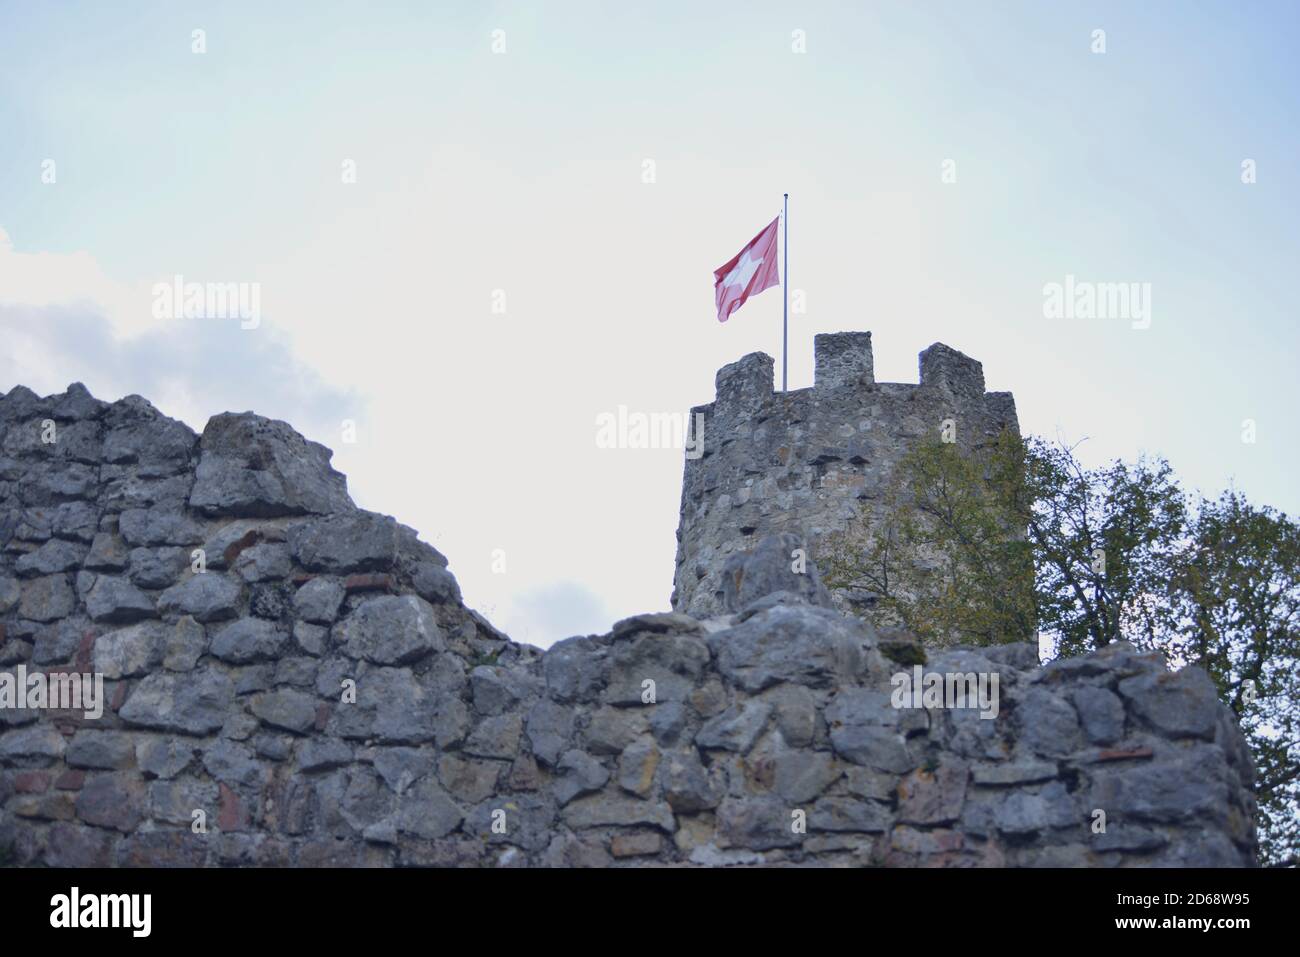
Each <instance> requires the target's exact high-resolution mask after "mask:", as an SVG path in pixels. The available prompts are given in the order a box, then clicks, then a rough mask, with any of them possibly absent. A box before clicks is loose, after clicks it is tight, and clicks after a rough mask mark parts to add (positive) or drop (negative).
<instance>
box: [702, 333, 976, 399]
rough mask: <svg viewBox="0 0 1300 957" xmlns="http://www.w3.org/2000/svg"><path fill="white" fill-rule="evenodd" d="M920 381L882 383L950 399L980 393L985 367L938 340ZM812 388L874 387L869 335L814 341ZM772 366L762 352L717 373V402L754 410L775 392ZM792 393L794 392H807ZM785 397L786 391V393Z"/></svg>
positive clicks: (925, 356) (924, 356) (925, 357)
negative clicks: (939, 393)
mask: <svg viewBox="0 0 1300 957" xmlns="http://www.w3.org/2000/svg"><path fill="white" fill-rule="evenodd" d="M918 360H919V361H918V366H919V368H920V379H919V382H918V383H908V382H890V383H881V384H882V385H888V386H891V387H892V388H893V389H894V390H897V389H898V388H899V387H904V388H905V387H908V386H911V387H912V388H924V389H937V390H941V391H943V392H946V393H948V394H950V395H954V396H957V395H960V396H968V397H975V396H982V395H984V367H983V365H981V364H980V363H979V362H978V361H977V360H975V359H972V358H971V357H970V356H968V355H966V354H965V353H962V352H958V351H957V350H956V349H954V348H952V347H951V346H947V345H944V344H943V343H942V342H936V343H934V345H932V346H930V347H929V348H927V349H925V350H924V351H923V352H921V353H920V355H919V356H918ZM813 361H814V369H813V389H814V390H815V391H816V392H817V393H818V394H821V395H824V394H826V393H829V392H840V391H847V392H852V391H856V390H860V389H870V388H872V387H874V386H875V385H876V384H877V383H876V373H875V361H874V357H873V354H872V349H871V333H870V332H830V333H823V334H821V335H817V336H814V337H813ZM775 368H776V363H775V361H774V360H773V358H772V357H771V356H769V355H768V354H767V353H766V352H751V353H749V354H748V355H745V356H741V357H740V358H739V359H737V360H736V361H735V362H732V363H729V364H727V365H725V366H723V367H722V368H721V369H719V370H718V374H717V377H716V379H715V393H716V399H715V401H716V402H718V403H720V404H724V405H727V406H751V407H752V406H755V405H757V404H762V403H763V402H764V401H765V400H767V399H769V398H770V397H771V396H773V395H775V394H776V387H775V385H774V372H775ZM806 391H807V390H805V389H796V390H794V392H795V393H802V392H806ZM787 394H789V393H787Z"/></svg>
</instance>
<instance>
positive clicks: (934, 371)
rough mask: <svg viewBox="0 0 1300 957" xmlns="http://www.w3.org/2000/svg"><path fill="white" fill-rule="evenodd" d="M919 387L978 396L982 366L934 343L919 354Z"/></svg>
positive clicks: (981, 384)
mask: <svg viewBox="0 0 1300 957" xmlns="http://www.w3.org/2000/svg"><path fill="white" fill-rule="evenodd" d="M920 366H921V388H923V389H927V388H928V389H943V390H945V391H947V392H951V393H953V394H954V395H963V396H982V395H983V394H984V366H983V365H981V364H980V363H979V362H977V361H976V360H974V359H972V358H971V357H970V356H968V355H966V354H964V353H961V352H958V351H957V350H956V349H954V348H952V347H951V346H945V345H944V344H943V343H942V342H936V343H935V344H934V345H932V346H930V347H929V348H928V349H926V350H924V351H923V352H922V353H921V362H920Z"/></svg>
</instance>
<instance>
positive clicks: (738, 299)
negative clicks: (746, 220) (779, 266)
mask: <svg viewBox="0 0 1300 957" xmlns="http://www.w3.org/2000/svg"><path fill="white" fill-rule="evenodd" d="M780 222H781V217H780V216H778V217H777V218H776V219H774V220H772V222H771V225H769V226H768V227H767V228H766V229H764V230H763V231H762V232H761V233H759V234H758V235H757V236H755V237H754V238H753V239H751V240H750V241H749V244H748V245H747V246H745V248H744V249H742V250H741V251H740V252H738V253H736V255H735V256H734V257H732V259H731V260H730V261H729V262H728V263H727V264H726V265H725V266H720V267H719V268H717V269H715V270H714V271H713V291H714V298H715V299H716V300H717V303H718V322H726V321H727V320H728V319H730V318H731V314H732V313H733V312H735V311H736V310H737V309H739V308H740V307H741V306H743V305H744V304H745V300H746V299H748V298H749V297H750V296H757V295H758V294H759V293H760V292H762V291H763V290H764V289H770V288H772V287H773V286H775V285H777V284H778V283H780V281H781V277H780V276H778V275H777V272H776V227H777V224H779V223H780Z"/></svg>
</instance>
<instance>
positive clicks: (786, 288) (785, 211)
mask: <svg viewBox="0 0 1300 957" xmlns="http://www.w3.org/2000/svg"><path fill="white" fill-rule="evenodd" d="M781 225H782V228H783V229H784V230H785V238H784V239H783V240H781V246H782V248H783V251H784V254H785V265H784V266H783V267H782V268H783V269H784V270H785V279H784V280H783V281H782V283H781V299H782V303H781V391H782V392H786V391H788V384H787V380H786V375H787V373H788V372H789V360H788V359H787V358H786V350H787V348H788V347H789V345H790V194H789V193H786V194H785V198H784V201H783V203H782V207H781Z"/></svg>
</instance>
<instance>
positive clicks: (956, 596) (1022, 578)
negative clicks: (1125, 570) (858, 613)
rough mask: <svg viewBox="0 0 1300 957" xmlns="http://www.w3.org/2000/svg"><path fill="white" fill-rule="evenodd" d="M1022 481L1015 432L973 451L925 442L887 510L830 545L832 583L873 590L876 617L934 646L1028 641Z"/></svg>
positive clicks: (886, 501) (1029, 577)
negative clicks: (958, 643)
mask: <svg viewBox="0 0 1300 957" xmlns="http://www.w3.org/2000/svg"><path fill="white" fill-rule="evenodd" d="M1024 477H1025V468H1024V447H1023V446H1022V445H1021V443H1020V440H1019V438H1018V437H1017V436H1015V435H1014V434H1013V433H1010V432H1007V433H1003V434H1002V435H1001V436H999V437H998V438H997V439H996V440H995V441H994V442H993V443H991V444H990V446H989V447H987V448H985V449H982V450H980V451H978V452H976V453H974V454H965V453H963V452H962V451H960V449H959V447H958V446H957V445H956V444H954V443H946V442H942V441H939V440H938V439H934V440H931V441H926V442H923V443H921V444H920V445H918V446H917V447H916V448H915V449H914V450H913V451H912V452H911V453H909V454H908V455H907V456H906V457H905V458H904V460H903V461H902V462H900V463H899V466H898V468H897V470H896V472H895V477H894V480H893V481H892V482H891V483H890V484H889V486H888V487H887V488H886V490H885V492H884V495H883V500H882V503H881V507H880V509H879V510H878V511H876V512H873V513H871V514H869V515H864V516H863V517H862V520H861V521H858V522H855V523H853V524H852V525H851V526H850V527H849V528H848V529H846V530H845V531H843V532H840V533H834V534H831V535H829V536H827V537H826V539H825V540H824V541H823V543H822V546H821V547H820V548H819V549H818V564H819V566H821V567H823V569H824V575H825V578H826V581H827V583H828V584H829V585H830V586H831V587H835V588H842V589H849V590H855V591H866V592H869V593H870V594H871V595H873V596H874V599H875V605H876V609H877V616H878V617H880V618H881V619H882V620H884V621H887V622H893V623H899V624H902V625H904V626H906V627H907V628H908V629H909V630H911V631H912V632H914V633H915V634H916V635H917V637H919V638H920V639H921V640H923V641H925V642H927V643H931V644H949V643H953V642H963V643H968V644H991V643H996V642H1007V641H1024V640H1026V639H1027V638H1029V637H1031V636H1032V635H1033V632H1034V627H1035V609H1034V587H1033V586H1034V566H1033V556H1032V553H1031V545H1030V543H1029V542H1028V541H1027V540H1026V539H1025V535H1024V528H1025V524H1026V522H1027V521H1028V506H1029V502H1030V499H1029V497H1028V489H1027V487H1026V484H1025V480H1024Z"/></svg>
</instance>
